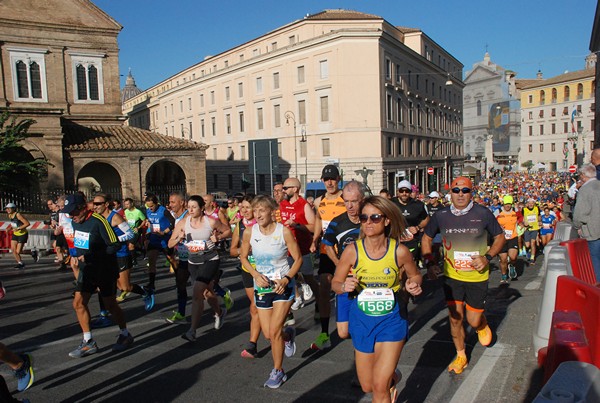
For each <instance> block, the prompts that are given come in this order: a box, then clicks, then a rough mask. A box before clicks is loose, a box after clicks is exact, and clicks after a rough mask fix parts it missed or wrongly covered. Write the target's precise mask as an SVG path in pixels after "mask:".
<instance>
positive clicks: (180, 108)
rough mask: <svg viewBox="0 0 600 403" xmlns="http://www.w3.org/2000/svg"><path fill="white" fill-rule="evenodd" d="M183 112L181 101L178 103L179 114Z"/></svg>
mask: <svg viewBox="0 0 600 403" xmlns="http://www.w3.org/2000/svg"><path fill="white" fill-rule="evenodd" d="M182 112H183V101H179V113H182Z"/></svg>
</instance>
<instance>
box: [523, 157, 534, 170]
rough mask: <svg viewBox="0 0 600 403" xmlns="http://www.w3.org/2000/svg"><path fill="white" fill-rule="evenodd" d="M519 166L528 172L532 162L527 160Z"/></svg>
mask: <svg viewBox="0 0 600 403" xmlns="http://www.w3.org/2000/svg"><path fill="white" fill-rule="evenodd" d="M521 166H522V167H523V168H525V169H527V170H528V171H529V170H530V169H531V168H533V161H531V160H527V161H525V162H524V163H522V164H521Z"/></svg>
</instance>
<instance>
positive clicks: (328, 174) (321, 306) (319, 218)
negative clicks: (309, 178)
mask: <svg viewBox="0 0 600 403" xmlns="http://www.w3.org/2000/svg"><path fill="white" fill-rule="evenodd" d="M321 180H322V181H323V183H324V184H325V190H326V193H325V194H324V195H323V196H321V197H319V198H317V200H315V206H317V215H316V218H315V226H314V229H315V232H314V234H313V242H312V245H311V247H310V251H311V252H313V253H314V252H315V251H316V250H317V244H318V242H319V241H320V240H321V236H322V235H323V234H324V233H325V230H326V229H327V226H328V225H329V223H330V222H331V220H333V219H334V218H335V217H337V216H338V215H340V214H343V213H345V212H346V205H345V204H344V199H343V198H342V190H341V189H340V188H339V186H338V184H339V183H340V180H341V178H340V172H339V171H338V169H337V167H336V166H335V165H326V166H325V167H324V168H323V171H322V172H321ZM334 273H335V264H334V263H333V262H332V261H331V259H330V258H329V256H327V251H326V250H325V244H323V243H321V246H320V257H319V280H320V281H319V293H318V294H317V302H318V303H317V304H315V309H318V311H315V319H317V318H319V319H320V321H321V333H319V335H318V336H317V339H316V340H315V341H314V342H313V343H312V344H311V345H310V348H311V349H313V350H323V349H327V348H330V347H331V341H330V340H329V316H330V315H331V301H330V299H331V296H330V292H331V279H332V278H333V275H334ZM319 314H320V315H319Z"/></svg>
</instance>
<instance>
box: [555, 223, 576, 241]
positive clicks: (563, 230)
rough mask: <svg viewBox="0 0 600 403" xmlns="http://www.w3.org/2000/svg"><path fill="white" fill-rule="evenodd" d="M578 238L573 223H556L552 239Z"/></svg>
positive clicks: (566, 239)
mask: <svg viewBox="0 0 600 403" xmlns="http://www.w3.org/2000/svg"><path fill="white" fill-rule="evenodd" d="M576 238H579V236H578V235H577V230H575V228H573V224H572V223H570V222H567V221H560V222H559V223H558V224H556V230H555V231H554V239H558V240H559V241H561V242H562V241H568V240H569V239H576Z"/></svg>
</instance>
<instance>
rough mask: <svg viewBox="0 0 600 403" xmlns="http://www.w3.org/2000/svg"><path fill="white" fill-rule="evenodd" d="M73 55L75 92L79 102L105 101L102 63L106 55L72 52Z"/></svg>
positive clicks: (76, 100) (76, 99)
mask: <svg viewBox="0 0 600 403" xmlns="http://www.w3.org/2000/svg"><path fill="white" fill-rule="evenodd" d="M70 55H71V57H72V66H73V67H72V69H73V70H72V71H73V87H74V88H73V92H74V94H75V95H74V98H75V102H77V103H103V102H104V86H103V84H102V80H103V78H102V63H103V60H102V59H103V58H104V57H105V56H104V55H90V54H77V53H70Z"/></svg>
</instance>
